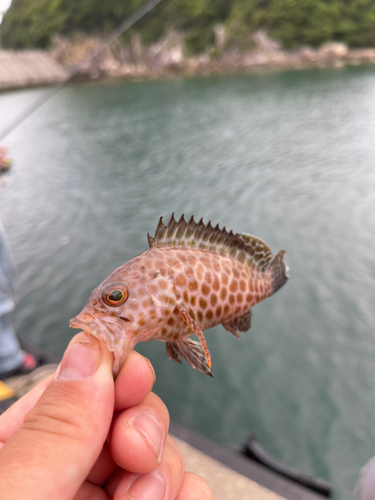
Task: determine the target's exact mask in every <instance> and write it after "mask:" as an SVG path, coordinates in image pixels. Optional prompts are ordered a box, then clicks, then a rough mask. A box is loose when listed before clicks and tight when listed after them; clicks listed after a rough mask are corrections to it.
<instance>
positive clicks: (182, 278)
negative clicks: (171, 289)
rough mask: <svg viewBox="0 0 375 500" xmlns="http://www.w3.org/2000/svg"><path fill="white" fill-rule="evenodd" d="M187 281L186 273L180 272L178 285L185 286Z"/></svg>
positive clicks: (177, 278) (177, 279) (177, 280)
mask: <svg viewBox="0 0 375 500" xmlns="http://www.w3.org/2000/svg"><path fill="white" fill-rule="evenodd" d="M186 283H187V279H186V277H185V275H184V274H182V273H180V274H178V275H177V277H176V285H177V286H185V285H186Z"/></svg>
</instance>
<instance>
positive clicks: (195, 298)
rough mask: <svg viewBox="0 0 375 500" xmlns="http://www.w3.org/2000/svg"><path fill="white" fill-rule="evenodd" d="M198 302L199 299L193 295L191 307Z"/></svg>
mask: <svg viewBox="0 0 375 500" xmlns="http://www.w3.org/2000/svg"><path fill="white" fill-rule="evenodd" d="M196 302H197V297H196V296H195V295H192V296H191V297H190V303H191V305H192V306H195V304H196Z"/></svg>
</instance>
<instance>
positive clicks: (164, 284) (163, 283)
mask: <svg viewBox="0 0 375 500" xmlns="http://www.w3.org/2000/svg"><path fill="white" fill-rule="evenodd" d="M158 284H159V288H161V289H162V290H166V289H167V288H168V283H167V282H166V281H165V280H159V282H158Z"/></svg>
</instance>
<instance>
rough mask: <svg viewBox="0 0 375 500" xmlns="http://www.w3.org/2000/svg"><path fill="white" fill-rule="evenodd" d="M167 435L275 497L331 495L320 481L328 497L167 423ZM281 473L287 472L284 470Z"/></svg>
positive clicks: (293, 499) (308, 499)
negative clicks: (178, 439) (219, 463)
mask: <svg viewBox="0 0 375 500" xmlns="http://www.w3.org/2000/svg"><path fill="white" fill-rule="evenodd" d="M169 432H170V433H171V434H172V435H173V436H176V437H178V438H180V439H182V441H185V442H186V443H188V444H190V445H191V446H193V447H194V448H196V449H198V450H200V451H202V452H203V453H205V454H206V455H208V456H210V457H211V458H213V459H215V460H217V461H218V462H221V463H222V464H224V465H226V466H227V467H229V468H230V469H233V470H235V471H236V472H238V473H239V474H242V475H243V476H246V477H248V478H249V479H252V480H253V481H255V482H256V483H258V484H260V485H261V486H264V487H265V488H268V489H269V490H270V491H272V492H274V493H278V494H279V495H281V496H283V497H284V498H285V499H287V500H322V499H324V498H327V496H328V497H330V495H331V494H332V487H331V485H329V484H328V483H326V482H325V481H323V480H321V479H317V481H318V482H319V483H317V484H322V482H323V483H324V485H325V486H329V495H327V494H323V493H321V492H317V491H314V490H312V489H311V488H309V487H307V486H306V484H302V483H297V482H296V481H295V480H293V479H291V477H288V476H286V475H285V474H281V473H280V472H278V471H277V470H275V469H274V468H272V467H269V466H267V465H266V464H264V463H261V462H260V461H259V460H257V459H255V457H254V458H250V457H249V456H247V455H245V454H244V453H243V451H242V450H234V449H232V448H229V447H226V446H223V445H220V444H218V443H216V442H214V441H211V440H210V439H208V438H206V437H204V436H201V435H200V434H198V433H197V432H195V431H192V430H191V429H188V428H187V427H185V426H184V425H182V424H180V423H178V422H175V421H171V424H170V428H169ZM258 446H259V445H258ZM283 467H284V466H283ZM284 469H285V470H287V468H286V467H284ZM303 477H308V476H303ZM309 479H311V480H312V479H313V478H311V477H309ZM323 491H324V489H323Z"/></svg>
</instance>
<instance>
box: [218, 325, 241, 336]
mask: <svg viewBox="0 0 375 500" xmlns="http://www.w3.org/2000/svg"><path fill="white" fill-rule="evenodd" d="M222 325H223V327H224V328H225V330H226V331H227V332H230V333H233V335H234V336H235V337H237V338H238V339H240V338H241V335H240V334H239V333H238V331H237V329H236V328H235V327H234V326H232V324H231V322H229V323H222Z"/></svg>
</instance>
